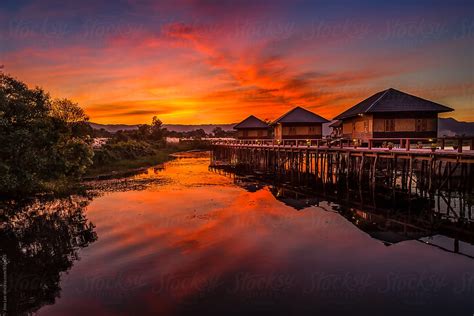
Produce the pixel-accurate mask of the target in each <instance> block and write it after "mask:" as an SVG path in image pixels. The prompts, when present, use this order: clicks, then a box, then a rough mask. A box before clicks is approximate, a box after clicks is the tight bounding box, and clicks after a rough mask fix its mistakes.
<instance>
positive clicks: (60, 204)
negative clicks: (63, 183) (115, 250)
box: [0, 197, 97, 315]
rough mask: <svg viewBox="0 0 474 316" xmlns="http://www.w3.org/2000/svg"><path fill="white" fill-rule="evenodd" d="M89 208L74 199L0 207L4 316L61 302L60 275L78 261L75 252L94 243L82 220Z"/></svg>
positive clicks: (87, 224) (90, 229)
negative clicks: (86, 209)
mask: <svg viewBox="0 0 474 316" xmlns="http://www.w3.org/2000/svg"><path fill="white" fill-rule="evenodd" d="M88 202H89V201H88V199H87V198H83V197H74V198H66V199H61V200H53V201H44V200H34V201H28V202H4V203H2V204H1V205H0V214H1V225H2V226H1V234H0V254H1V256H2V259H3V260H2V271H3V273H2V284H3V286H2V289H3V294H4V295H3V296H2V301H3V304H2V306H3V311H4V312H6V313H5V314H7V313H8V315H24V314H29V313H33V312H35V311H37V310H38V309H39V308H41V307H42V306H43V305H47V304H54V302H55V300H56V299H57V298H58V297H59V296H60V292H61V285H60V282H61V275H62V273H64V272H66V271H68V270H69V269H70V268H71V267H72V266H73V264H74V262H75V261H77V260H79V254H78V251H79V249H81V248H84V247H87V246H88V245H89V244H91V243H93V242H94V241H95V240H97V235H96V233H95V232H94V225H93V224H92V223H90V222H89V221H88V220H87V218H86V217H85V215H84V208H85V207H86V205H87V204H88ZM5 294H6V295H5Z"/></svg>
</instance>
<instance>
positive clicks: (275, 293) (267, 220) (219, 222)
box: [2, 156, 474, 316]
mask: <svg viewBox="0 0 474 316" xmlns="http://www.w3.org/2000/svg"><path fill="white" fill-rule="evenodd" d="M208 165H209V159H208V157H205V156H204V157H198V158H185V159H176V160H174V161H172V162H169V163H167V164H166V165H165V168H164V169H162V170H159V169H154V168H151V169H150V170H148V171H147V172H146V173H143V174H140V175H136V176H134V177H131V178H128V179H124V180H120V181H115V180H114V181H112V182H110V181H109V182H101V184H100V185H102V186H103V188H104V191H105V193H104V194H101V195H100V196H97V197H95V198H94V199H93V200H92V201H91V202H90V204H88V205H87V207H86V208H85V210H84V213H83V217H82V222H83V223H89V222H88V220H90V221H91V222H93V223H94V224H95V227H94V228H93V232H92V231H91V234H93V233H94V235H95V234H97V236H98V239H97V240H96V241H95V242H94V243H92V244H90V245H89V246H88V247H84V248H82V249H80V250H79V251H77V247H76V248H75V249H76V252H75V255H78V256H80V257H81V260H79V261H75V260H72V262H73V267H72V268H71V267H70V265H65V267H63V268H62V270H61V271H65V270H67V271H68V273H67V274H61V273H60V272H56V274H57V275H61V280H60V281H59V279H56V280H57V283H55V284H56V285H57V286H58V287H57V288H56V289H57V291H56V292H55V293H57V292H58V291H59V288H60V289H61V295H60V299H58V296H57V295H56V294H55V295H53V297H55V298H56V299H55V300H54V299H53V300H54V304H52V305H47V306H44V307H43V308H41V309H39V311H38V313H39V314H40V315H61V316H62V315H84V314H86V315H115V314H119V315H157V314H159V315H183V314H184V315H186V314H187V315H196V314H207V315H227V314H234V315H247V314H255V313H256V312H257V313H259V314H270V315H274V314H283V315H291V314H293V315H315V314H322V315H329V314H330V315H347V314H353V313H356V314H368V315H371V314H382V313H383V314H384V315H390V314H391V315H400V314H403V315H409V314H411V315H420V314H430V315H437V314H447V313H450V314H453V315H454V314H462V313H464V314H467V313H469V312H471V311H472V310H473V309H474V302H473V301H472V296H473V295H474V274H473V273H472V271H474V260H472V259H471V258H470V257H467V256H464V255H459V254H460V253H464V254H469V251H470V250H469V249H470V248H469V247H472V246H471V242H472V240H471V239H469V238H470V237H469V236H472V230H471V231H470V229H471V228H470V226H469V225H471V224H470V222H471V220H470V217H469V214H468V213H469V212H467V211H466V212H465V213H464V215H463V216H459V215H460V214H461V213H460V209H461V208H459V205H458V204H459V203H458V201H457V200H453V199H452V200H451V201H452V202H453V201H455V203H457V205H455V206H453V208H454V209H455V210H456V215H458V217H456V215H454V213H453V212H450V214H449V215H448V214H446V212H443V211H440V212H439V214H438V215H437V214H436V213H437V211H436V209H437V202H436V199H432V198H429V197H428V198H427V197H415V196H412V197H411V198H410V199H406V198H404V197H403V194H402V193H400V192H398V193H397V192H395V195H394V194H393V192H392V191H390V192H382V191H380V194H378V193H377V192H375V194H374V192H370V191H369V192H363V191H362V192H360V191H359V190H351V191H350V192H347V190H345V189H344V190H342V189H341V188H338V187H331V186H329V185H327V186H325V187H324V188H320V189H318V190H311V188H310V187H304V186H302V187H295V186H294V185H292V183H287V182H285V181H282V182H279V183H273V182H267V181H265V179H262V178H260V176H257V177H256V176H255V175H248V174H242V175H237V174H235V173H225V174H224V172H223V171H210V170H209V169H208ZM116 182H117V183H118V184H116ZM127 183H128V184H130V186H128V185H127ZM100 185H99V186H98V187H95V189H94V191H101V188H102V187H101V186H100ZM127 188H129V190H128V189H127ZM386 193H387V194H386ZM63 203H64V202H63ZM68 203H69V202H68ZM87 203H88V201H85V204H87ZM85 204H84V206H85ZM51 205H53V204H51ZM410 205H411V206H410ZM37 207H39V208H41V207H42V206H41V204H37ZM71 208H72V209H74V208H75V206H74V204H72V206H71ZM433 208H434V209H435V212H433V211H432V209H433ZM442 208H443V207H442ZM465 209H466V210H467V208H465ZM428 210H429V211H428ZM86 217H87V219H86ZM66 218H67V217H66ZM459 218H463V219H462V220H460V219H459ZM75 223H76V222H75V221H72V226H71V227H73V228H71V230H68V232H70V234H69V235H68V234H66V236H65V237H64V239H65V240H66V241H65V243H66V244H67V243H68V242H69V241H70V240H75V239H74V238H71V236H75V234H76V235H77V236H80V235H81V234H79V233H78V232H81V231H86V230H85V229H84V227H82V226H81V225H79V226H77V225H76V224H75ZM397 225H399V226H397ZM462 225H466V226H465V228H464V230H462V229H460V227H461V228H462ZM26 226H28V225H26ZM59 226H61V225H59ZM28 227H29V226H28ZM74 227H75V228H74ZM39 230H40V231H41V229H39ZM60 231H61V230H60ZM462 231H464V232H465V233H464V236H462V234H461V232H462ZM389 232H390V234H388V233H389ZM50 234H53V236H49V235H50ZM392 234H393V235H392ZM29 236H30V237H29V239H28V240H29V242H30V243H32V242H33V241H35V242H40V243H41V242H44V241H43V238H45V239H52V240H53V241H54V240H57V239H58V238H59V237H57V235H56V236H55V235H54V231H51V232H50V233H48V236H49V237H47V238H46V237H41V236H42V234H39V235H35V234H33V232H31V233H30V234H29ZM17 238H18V239H20V238H22V236H19V237H17ZM453 238H457V240H458V251H457V253H456V254H453V253H449V252H447V251H442V250H443V248H444V249H446V250H450V251H455V249H454V242H452V241H453ZM79 239H81V238H79ZM83 239H84V240H85V238H83ZM68 240H69V241H68ZM62 242H64V241H62ZM426 242H429V243H432V244H436V245H437V247H430V246H427V244H426ZM56 243H60V241H59V240H58V241H57V242H56ZM53 244H54V242H53ZM2 245H3V242H2ZM17 248H21V246H17ZM66 248H67V247H66ZM70 248H71V247H70ZM72 248H74V247H72ZM2 249H3V248H2ZM53 249H54V248H51V247H50V248H49V250H50V251H53ZM2 251H3V250H2ZM55 255H56V254H55V253H53V254H52V255H51V256H53V257H54V256H55ZM42 259H43V257H41V260H42ZM39 260H40V259H39V258H38V260H35V262H37V261H39ZM18 261H19V262H21V260H19V259H18ZM48 261H49V258H48V259H46V258H44V263H39V265H40V267H46V268H43V270H47V269H48V268H47V267H48V266H49V265H48V264H47V263H46V262H48ZM68 267H69V268H68ZM39 270H40V269H39V268H38V270H35V268H34V267H32V268H31V269H30V270H25V271H31V272H30V274H35V275H39V276H41V275H42V274H41V272H42V271H39ZM56 270H57V271H59V270H60V269H58V268H56ZM21 295H22V294H19V293H17V294H15V296H19V297H20V296H21ZM31 295H33V294H31ZM49 302H51V303H52V302H53V301H52V300H50V301H49ZM451 302H454V303H453V304H452V305H451ZM41 304H47V303H44V301H43V303H41ZM41 304H37V306H40V305H41ZM36 309H37V308H36ZM36 309H35V308H31V309H26V308H23V309H21V310H20V309H19V311H20V312H21V311H30V310H36ZM354 311H357V312H354Z"/></svg>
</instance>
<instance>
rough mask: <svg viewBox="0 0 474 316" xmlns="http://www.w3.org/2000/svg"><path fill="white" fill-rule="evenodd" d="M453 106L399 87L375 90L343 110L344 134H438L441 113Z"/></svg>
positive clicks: (359, 136)
mask: <svg viewBox="0 0 474 316" xmlns="http://www.w3.org/2000/svg"><path fill="white" fill-rule="evenodd" d="M450 111H453V109H451V108H449V107H447V106H444V105H441V104H438V103H435V102H431V101H428V100H425V99H422V98H419V97H416V96H413V95H410V94H407V93H404V92H401V91H398V90H395V89H391V88H390V89H387V90H384V91H381V92H378V93H376V94H374V95H373V96H371V97H369V98H367V99H365V100H363V101H362V102H360V103H358V104H356V105H355V106H353V107H351V108H350V109H348V110H347V111H345V112H343V113H341V114H339V115H338V116H336V117H335V118H334V119H336V120H341V121H342V135H343V136H344V137H347V138H351V139H360V140H362V141H367V140H368V139H369V138H435V137H437V133H438V113H441V112H450Z"/></svg>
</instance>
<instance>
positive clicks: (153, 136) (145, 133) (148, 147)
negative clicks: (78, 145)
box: [93, 116, 166, 169]
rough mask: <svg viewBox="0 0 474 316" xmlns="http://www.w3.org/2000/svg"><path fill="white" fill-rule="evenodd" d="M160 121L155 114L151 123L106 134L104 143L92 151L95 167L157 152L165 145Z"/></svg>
mask: <svg viewBox="0 0 474 316" xmlns="http://www.w3.org/2000/svg"><path fill="white" fill-rule="evenodd" d="M162 125H163V124H162V122H161V121H160V120H159V119H158V118H157V117H156V116H155V117H153V120H152V123H151V125H148V124H143V125H140V126H139V127H138V129H136V130H128V131H118V132H116V133H114V134H112V133H110V134H109V135H108V137H109V139H108V141H107V143H106V144H104V145H102V146H100V147H99V148H97V149H95V151H94V153H95V154H94V165H93V168H95V169H103V167H104V165H108V164H113V163H114V162H117V161H121V160H134V159H137V158H141V157H146V156H153V155H156V154H158V151H159V150H160V149H163V148H165V147H166V140H165V138H164V130H163V127H162Z"/></svg>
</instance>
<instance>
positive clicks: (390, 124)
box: [385, 119, 395, 132]
mask: <svg viewBox="0 0 474 316" xmlns="http://www.w3.org/2000/svg"><path fill="white" fill-rule="evenodd" d="M385 131H386V132H395V120H394V119H389V120H385Z"/></svg>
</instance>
